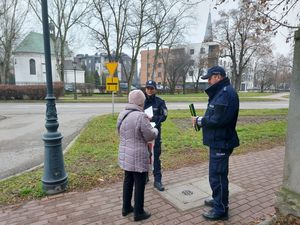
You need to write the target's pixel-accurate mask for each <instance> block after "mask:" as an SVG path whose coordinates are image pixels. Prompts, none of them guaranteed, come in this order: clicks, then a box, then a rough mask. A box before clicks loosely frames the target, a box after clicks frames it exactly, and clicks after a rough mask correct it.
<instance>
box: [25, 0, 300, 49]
mask: <svg viewBox="0 0 300 225" xmlns="http://www.w3.org/2000/svg"><path fill="white" fill-rule="evenodd" d="M233 4H235V5H236V2H234V3H227V4H222V5H221V6H218V8H217V9H215V8H213V5H212V4H211V3H210V1H204V2H203V3H201V4H200V5H198V7H197V8H195V15H194V16H195V18H196V19H195V21H194V25H193V26H192V27H191V29H190V31H189V33H187V35H186V41H187V42H190V43H200V42H202V41H203V38H204V34H205V28H206V23H207V18H208V13H209V10H210V11H211V14H212V22H214V21H215V20H217V19H218V11H220V10H221V9H230V8H234V7H235V5H233ZM299 11H300V4H298V9H294V11H293V12H294V13H293V14H292V15H291V16H290V21H292V22H293V24H296V16H295V15H296V12H299ZM37 23H38V22H37ZM26 29H27V30H29V31H31V30H33V31H36V32H41V26H37V25H36V23H33V22H32V20H30V22H29V23H27V25H26ZM77 30H78V29H77ZM82 33H84V32H81V35H80V36H78V35H77V36H78V37H77V38H76V39H75V40H74V41H72V42H71V48H72V50H73V51H74V53H75V54H79V53H81V54H90V55H91V54H95V53H96V48H95V47H94V45H93V43H91V41H90V39H89V38H87V37H85V36H84V35H82ZM77 34H78V32H77ZM287 36H288V30H287V29H286V28H281V29H280V30H279V32H278V34H277V35H276V37H274V38H273V43H274V46H275V49H274V52H275V53H281V54H284V55H287V54H290V53H292V51H291V50H292V43H293V41H291V42H290V43H286V37H287ZM127 53H129V52H127Z"/></svg>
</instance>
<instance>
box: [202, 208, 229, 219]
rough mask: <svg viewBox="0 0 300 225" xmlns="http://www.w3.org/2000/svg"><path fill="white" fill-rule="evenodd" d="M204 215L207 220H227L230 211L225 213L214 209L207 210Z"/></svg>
mask: <svg viewBox="0 0 300 225" xmlns="http://www.w3.org/2000/svg"><path fill="white" fill-rule="evenodd" d="M202 216H203V217H204V218H205V219H207V220H227V219H228V211H226V212H224V213H221V214H220V213H216V211H215V210H214V209H212V210H210V211H209V212H205V213H203V214H202Z"/></svg>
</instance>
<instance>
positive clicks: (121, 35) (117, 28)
mask: <svg viewBox="0 0 300 225" xmlns="http://www.w3.org/2000/svg"><path fill="white" fill-rule="evenodd" d="M130 2H131V1H130V0H128V1H127V0H93V4H92V6H93V14H92V15H93V16H92V17H90V18H89V21H88V22H86V23H85V24H84V25H85V26H86V27H88V28H89V29H90V31H91V34H92V36H93V37H94V38H95V40H96V41H97V45H98V48H99V49H104V50H105V52H106V53H107V55H108V59H109V61H110V62H111V61H117V62H118V61H119V60H120V57H121V54H122V49H123V46H124V44H125V41H126V40H125V32H126V27H127V23H128V7H129V5H130Z"/></svg>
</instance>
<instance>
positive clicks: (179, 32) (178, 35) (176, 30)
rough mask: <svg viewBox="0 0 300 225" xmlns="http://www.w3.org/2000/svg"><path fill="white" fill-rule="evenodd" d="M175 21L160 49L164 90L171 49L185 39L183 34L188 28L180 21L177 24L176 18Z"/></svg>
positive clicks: (164, 88)
mask: <svg viewBox="0 0 300 225" xmlns="http://www.w3.org/2000/svg"><path fill="white" fill-rule="evenodd" d="M173 22H174V26H172V27H173V29H172V30H171V33H170V35H169V36H168V38H167V39H166V41H165V43H164V45H163V46H161V49H160V55H161V58H162V62H163V67H164V70H163V79H162V80H163V91H165V90H166V86H167V69H166V68H168V63H169V57H170V53H171V50H172V48H173V47H174V46H176V45H179V44H180V43H182V40H183V39H184V37H183V34H184V31H185V29H186V26H185V25H184V24H180V23H178V24H177V23H176V20H174V21H173ZM175 24H177V25H175Z"/></svg>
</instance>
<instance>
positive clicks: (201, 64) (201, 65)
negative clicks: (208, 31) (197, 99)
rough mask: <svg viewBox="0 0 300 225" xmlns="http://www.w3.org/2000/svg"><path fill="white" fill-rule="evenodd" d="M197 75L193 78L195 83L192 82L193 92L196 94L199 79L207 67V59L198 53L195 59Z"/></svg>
mask: <svg viewBox="0 0 300 225" xmlns="http://www.w3.org/2000/svg"><path fill="white" fill-rule="evenodd" d="M196 63H197V68H198V71H197V74H196V76H194V77H195V81H194V87H195V91H196V92H198V91H199V86H200V78H201V76H203V75H204V72H205V69H206V68H207V67H208V58H207V57H206V56H205V55H203V54H201V53H199V56H198V58H197V62H196Z"/></svg>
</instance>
